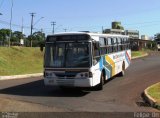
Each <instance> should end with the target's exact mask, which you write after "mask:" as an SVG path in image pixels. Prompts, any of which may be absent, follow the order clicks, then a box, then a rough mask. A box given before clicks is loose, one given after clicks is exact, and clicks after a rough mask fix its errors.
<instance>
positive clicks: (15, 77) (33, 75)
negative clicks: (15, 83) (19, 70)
mask: <svg viewBox="0 0 160 118" xmlns="http://www.w3.org/2000/svg"><path fill="white" fill-rule="evenodd" d="M40 76H43V73H36V74H25V75H13V76H0V80H13V79H22V78H29V77H40Z"/></svg>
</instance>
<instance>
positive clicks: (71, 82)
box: [57, 79, 74, 86]
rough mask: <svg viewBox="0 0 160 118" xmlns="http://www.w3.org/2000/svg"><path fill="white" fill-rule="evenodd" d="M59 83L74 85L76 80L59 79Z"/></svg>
mask: <svg viewBox="0 0 160 118" xmlns="http://www.w3.org/2000/svg"><path fill="white" fill-rule="evenodd" d="M57 84H58V85H60V86H63V85H64V86H74V80H65V79H58V80H57Z"/></svg>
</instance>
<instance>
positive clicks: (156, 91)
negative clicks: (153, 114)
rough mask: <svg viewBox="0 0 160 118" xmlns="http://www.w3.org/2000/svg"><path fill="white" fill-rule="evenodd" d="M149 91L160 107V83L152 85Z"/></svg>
mask: <svg viewBox="0 0 160 118" xmlns="http://www.w3.org/2000/svg"><path fill="white" fill-rule="evenodd" d="M147 92H148V94H149V95H150V96H151V97H152V98H154V99H155V100H156V101H157V104H158V106H159V107H160V83H157V84H155V85H153V86H151V87H150V88H149V89H148V91H147Z"/></svg>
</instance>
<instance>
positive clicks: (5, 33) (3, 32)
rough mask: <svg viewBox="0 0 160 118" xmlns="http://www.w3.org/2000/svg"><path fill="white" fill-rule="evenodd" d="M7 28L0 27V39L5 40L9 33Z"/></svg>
mask: <svg viewBox="0 0 160 118" xmlns="http://www.w3.org/2000/svg"><path fill="white" fill-rule="evenodd" d="M10 32H11V31H10V30H9V29H0V41H6V40H7V37H9V35H10Z"/></svg>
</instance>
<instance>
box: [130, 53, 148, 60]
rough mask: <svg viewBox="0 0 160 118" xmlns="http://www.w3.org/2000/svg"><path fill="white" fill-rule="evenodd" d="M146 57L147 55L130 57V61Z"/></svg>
mask: <svg viewBox="0 0 160 118" xmlns="http://www.w3.org/2000/svg"><path fill="white" fill-rule="evenodd" d="M146 56H148V53H146V54H144V55H142V56H136V57H132V59H138V58H142V57H146Z"/></svg>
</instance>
